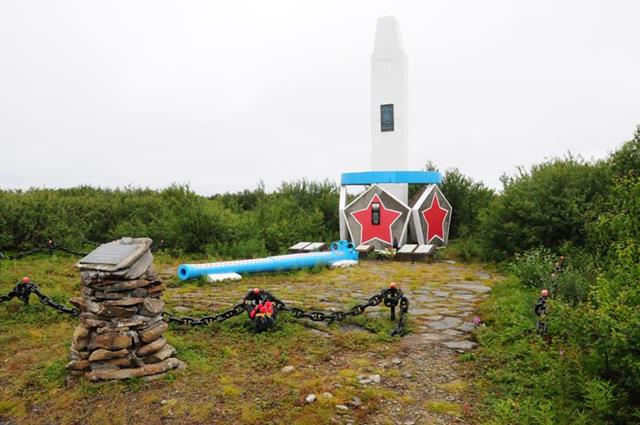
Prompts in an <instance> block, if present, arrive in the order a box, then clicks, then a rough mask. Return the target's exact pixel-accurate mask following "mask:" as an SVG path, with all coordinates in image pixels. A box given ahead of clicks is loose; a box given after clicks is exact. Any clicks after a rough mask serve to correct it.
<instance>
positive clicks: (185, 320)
mask: <svg viewBox="0 0 640 425" xmlns="http://www.w3.org/2000/svg"><path fill="white" fill-rule="evenodd" d="M245 311H247V309H246V304H245V303H244V302H242V303H239V304H236V305H235V306H233V308H231V309H230V310H226V311H223V312H222V313H219V314H215V315H213V316H204V317H199V318H195V317H188V316H187V317H176V316H174V315H173V314H171V313H167V312H164V313H163V315H164V316H165V321H166V322H167V323H179V324H181V325H191V326H199V325H208V324H210V323H214V322H216V323H219V322H224V321H225V320H227V319H231V318H232V317H235V316H238V315H240V314H242V313H244V312H245Z"/></svg>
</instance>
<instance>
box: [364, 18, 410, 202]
mask: <svg viewBox="0 0 640 425" xmlns="http://www.w3.org/2000/svg"><path fill="white" fill-rule="evenodd" d="M407 80H408V74H407V54H406V53H405V51H404V47H403V44H402V37H401V34H400V26H399V24H398V20H397V19H396V18H394V17H393V16H388V17H384V18H379V19H378V24H377V28H376V40H375V48H374V51H373V55H372V56H371V168H372V170H376V171H378V170H380V171H384V170H406V169H407V167H408V156H409V152H408V150H409V146H408V139H407V118H408V113H407V103H408V102H407V95H408V89H407V87H408V83H407ZM389 104H392V105H393V114H394V126H393V127H394V128H393V131H382V129H381V124H382V123H381V119H380V106H381V105H389ZM381 186H382V187H383V188H384V189H385V190H387V191H389V192H390V193H392V194H393V195H394V196H395V197H396V198H398V199H399V200H400V201H402V202H404V203H405V204H407V201H408V199H407V196H408V186H407V185H406V184H385V185H381Z"/></svg>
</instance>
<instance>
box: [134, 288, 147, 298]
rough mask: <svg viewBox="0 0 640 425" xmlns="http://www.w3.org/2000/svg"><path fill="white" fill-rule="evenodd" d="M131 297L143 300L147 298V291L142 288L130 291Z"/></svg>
mask: <svg viewBox="0 0 640 425" xmlns="http://www.w3.org/2000/svg"><path fill="white" fill-rule="evenodd" d="M131 296H132V297H136V298H143V297H146V296H147V290H146V289H144V288H136V289H134V290H133V291H131Z"/></svg>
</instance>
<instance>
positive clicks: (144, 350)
mask: <svg viewBox="0 0 640 425" xmlns="http://www.w3.org/2000/svg"><path fill="white" fill-rule="evenodd" d="M166 343H167V340H166V339H164V338H162V337H160V338H158V339H156V340H155V341H152V342H150V343H149V344H146V345H143V346H142V347H140V348H138V351H136V355H137V356H138V357H144V356H148V355H150V354H153V353H155V352H157V351H160V349H162V347H164V346H165V344H166Z"/></svg>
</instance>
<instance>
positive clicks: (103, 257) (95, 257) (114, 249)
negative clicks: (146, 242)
mask: <svg viewBox="0 0 640 425" xmlns="http://www.w3.org/2000/svg"><path fill="white" fill-rule="evenodd" d="M138 248H139V246H138V245H119V244H114V243H108V244H104V245H100V246H99V247H98V248H96V249H95V250H93V251H92V252H90V253H89V255H87V256H86V257H84V258H83V259H82V260H80V264H108V265H114V266H115V265H116V264H118V263H120V262H121V261H124V260H126V259H127V258H128V257H129V256H131V254H133V253H134V251H136V250H137V249H138Z"/></svg>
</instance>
